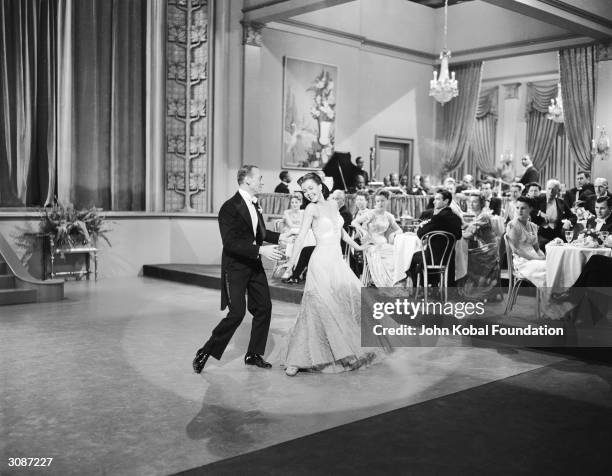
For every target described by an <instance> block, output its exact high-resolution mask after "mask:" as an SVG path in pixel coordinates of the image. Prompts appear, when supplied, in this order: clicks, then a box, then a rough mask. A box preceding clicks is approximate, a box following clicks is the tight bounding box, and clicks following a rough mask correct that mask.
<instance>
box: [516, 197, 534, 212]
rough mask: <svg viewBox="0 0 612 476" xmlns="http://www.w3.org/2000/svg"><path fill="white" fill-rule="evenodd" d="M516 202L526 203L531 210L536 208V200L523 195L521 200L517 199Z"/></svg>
mask: <svg viewBox="0 0 612 476" xmlns="http://www.w3.org/2000/svg"><path fill="white" fill-rule="evenodd" d="M516 201H517V202H521V203H524V204H525V205H527V206H528V207H529V208H531V209H533V208H535V200H534V199H533V198H530V197H526V196H525V195H521V196H520V197H519V198H517V199H516Z"/></svg>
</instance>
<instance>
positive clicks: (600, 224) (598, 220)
mask: <svg viewBox="0 0 612 476" xmlns="http://www.w3.org/2000/svg"><path fill="white" fill-rule="evenodd" d="M608 218H610V215H608V216H607V217H605V218H595V223H597V225H595V231H600V230H601V228H602V227H603V226H604V225H605V224H606V221H607V220H608Z"/></svg>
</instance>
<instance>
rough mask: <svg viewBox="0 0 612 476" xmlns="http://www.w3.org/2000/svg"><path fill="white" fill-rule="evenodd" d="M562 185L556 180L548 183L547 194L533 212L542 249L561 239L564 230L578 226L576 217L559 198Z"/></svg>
mask: <svg viewBox="0 0 612 476" xmlns="http://www.w3.org/2000/svg"><path fill="white" fill-rule="evenodd" d="M560 191H561V184H560V183H559V181H558V180H556V179H550V180H549V181H548V182H546V193H545V194H544V195H540V196H539V197H538V198H537V201H536V207H535V208H534V209H533V211H532V215H531V221H532V222H533V223H535V224H536V225H538V227H539V228H538V241H539V244H540V249H541V250H544V249H545V248H544V246H545V245H546V244H547V243H548V242H549V241H552V240H554V239H555V238H561V239H562V240H563V241H565V237H564V236H563V235H564V233H563V231H564V230H569V229H570V228H571V227H573V226H574V225H575V224H576V220H577V218H576V215H574V214H573V213H572V211H571V210H570V208H569V207H568V206H567V204H566V203H565V202H564V201H563V200H561V199H560V198H559V193H560Z"/></svg>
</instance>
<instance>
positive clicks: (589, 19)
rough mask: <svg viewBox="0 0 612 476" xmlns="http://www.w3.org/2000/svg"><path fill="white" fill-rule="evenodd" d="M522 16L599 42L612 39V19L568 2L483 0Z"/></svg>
mask: <svg viewBox="0 0 612 476" xmlns="http://www.w3.org/2000/svg"><path fill="white" fill-rule="evenodd" d="M483 1H484V2H486V3H490V4H491V5H496V6H498V7H501V8H505V9H506V10H510V11H513V12H516V13H520V14H522V15H525V16H528V17H531V18H534V19H536V20H540V21H543V22H546V23H549V24H551V25H556V26H558V27H560V28H564V29H566V30H568V31H571V32H572V33H575V34H577V35H585V36H588V37H590V38H593V39H597V40H606V39H610V38H612V18H610V17H609V16H603V15H602V14H598V13H595V12H594V11H589V10H585V9H583V8H579V7H577V6H575V5H576V3H577V2H573V4H572V3H570V2H568V1H566V0H483Z"/></svg>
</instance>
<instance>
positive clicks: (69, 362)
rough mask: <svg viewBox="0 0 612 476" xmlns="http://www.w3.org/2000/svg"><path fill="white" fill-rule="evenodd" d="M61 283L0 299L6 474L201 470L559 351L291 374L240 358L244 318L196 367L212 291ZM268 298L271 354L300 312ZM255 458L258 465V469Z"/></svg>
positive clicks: (446, 354)
mask: <svg viewBox="0 0 612 476" xmlns="http://www.w3.org/2000/svg"><path fill="white" fill-rule="evenodd" d="M65 295H66V299H65V300H63V301H61V302H58V303H50V304H29V305H19V306H5V307H0V346H1V352H2V354H1V355H2V359H1V369H0V371H1V374H0V385H1V388H0V398H1V399H0V405H1V409H2V415H1V420H0V432H1V433H0V436H1V448H2V452H1V453H2V457H3V461H2V465H3V466H2V469H1V473H2V474H43V471H44V474H58V475H69V474H74V475H86V474H109V475H124V474H125V475H134V474H138V475H140V474H142V475H157V474H159V475H165V474H173V473H176V472H180V471H185V470H188V469H191V468H198V467H204V468H202V469H203V470H206V465H208V464H211V463H215V462H216V464H217V465H218V464H220V463H222V462H223V461H224V460H227V461H233V460H229V459H228V458H231V457H240V456H241V455H246V454H247V453H250V452H254V451H256V450H266V449H267V448H270V447H273V445H278V444H289V443H291V442H292V441H301V440H296V439H298V438H302V437H308V435H313V434H318V432H324V431H334V430H335V429H336V428H338V427H341V426H342V425H346V424H354V425H356V424H367V421H368V420H366V421H365V422H366V423H360V422H363V421H364V419H366V418H368V417H374V416H377V415H381V414H385V413H386V412H391V411H398V410H401V409H406V408H412V407H413V406H414V408H415V409H416V408H419V407H418V406H415V405H418V404H427V402H430V401H433V400H434V399H438V398H440V397H445V398H447V397H449V396H452V395H454V394H457V393H458V392H466V391H473V390H475V389H478V388H480V387H482V386H484V385H487V384H491V383H493V382H499V381H502V380H503V379H509V378H516V377H517V376H520V375H523V374H524V375H529V372H537V371H538V370H540V369H543V368H550V367H551V366H555V365H559V364H561V363H563V362H564V361H566V358H565V357H562V356H559V355H551V354H546V353H540V352H533V351H527V350H518V351H512V352H508V351H505V352H501V351H498V350H494V349H477V348H454V347H443V348H416V349H400V350H399V351H397V352H395V353H394V354H393V355H391V356H390V357H389V358H387V359H386V360H385V361H383V362H382V363H380V364H377V365H374V366H371V367H369V368H367V369H362V370H359V371H355V372H347V373H343V374H338V375H328V374H326V375H321V374H314V373H310V374H302V373H300V374H298V376H296V377H294V378H289V377H286V376H285V374H284V372H283V371H282V369H281V368H280V367H279V366H275V367H274V368H273V369H272V370H260V369H254V368H250V367H248V368H247V367H245V365H244V364H243V361H242V359H243V355H244V350H245V348H246V345H247V341H248V336H249V332H250V319H249V318H248V317H247V319H245V322H244V323H243V325H242V326H241V327H240V328H239V330H238V331H237V333H236V335H235V337H234V339H233V341H232V343H231V344H230V347H229V348H228V350H227V352H226V354H225V355H224V357H223V359H222V360H221V361H219V362H218V361H215V360H212V361H210V362H209V364H208V365H207V367H206V369H205V371H204V372H203V373H202V375H195V374H194V373H193V371H192V369H191V360H192V358H193V355H194V352H195V350H196V349H197V348H198V347H200V346H201V345H202V343H203V342H204V341H205V340H206V338H207V337H208V335H209V334H210V332H211V330H212V328H213V327H214V326H215V325H216V324H217V322H218V320H219V319H220V318H221V317H222V316H223V313H222V312H221V311H219V292H218V291H216V290H212V289H204V288H201V287H196V286H190V285H186V284H179V283H172V282H167V281H162V280H157V279H153V278H125V279H116V280H108V279H105V280H101V281H98V282H97V283H93V282H86V281H82V282H70V283H68V284H67V286H66V292H65ZM273 304H274V307H273V320H272V327H271V332H270V339H269V343H268V353H271V352H274V348H275V346H277V345H279V343H280V342H281V340H282V338H283V336H284V335H285V334H286V333H287V330H288V329H289V328H290V327H291V326H292V324H293V321H294V319H295V314H296V311H297V305H296V304H293V303H288V302H280V301H274V303H273ZM576 375H577V376H578V377H576ZM572 379H573V380H572ZM570 382H573V383H571V385H574V383H575V382H578V383H577V384H576V385H577V387H576V388H581V389H584V390H585V395H587V396H586V397H585V398H588V399H591V400H595V401H599V400H602V401H606V399H608V401H609V396H610V383H609V380H606V379H602V378H601V376H599V375H597V374H595V373H589V374H584V375H583V374H576V373H573V374H570V375H569V376H568V385H570ZM516 385H519V386H520V385H523V384H516ZM572 388H573V387H572ZM551 391H552V395H550V398H554V392H555V390H554V389H552V390H551ZM547 392H548V390H547ZM460 394H461V395H466V394H465V393H460ZM575 398H582V397H575ZM436 401H438V400H436ZM472 410H473V409H472ZM609 410H610V408H609V407H608V414H607V416H609ZM499 411H501V412H503V411H504V408H500V410H499ZM485 417H486V416H485V415H483V418H485ZM342 428H344V427H342ZM394 431H397V430H394ZM416 431H417V430H416V428H415V429H413V428H410V427H406V428H404V431H403V432H402V435H403V436H413V437H414V438H415V439H418V438H419V436H420V435H419V434H416ZM411 432H415V434H414V435H411ZM467 433H469V428H466V434H467ZM517 437H518V435H517ZM364 444H365V445H369V443H368V442H364ZM372 444H374V442H372ZM338 445H339V446H338V448H339V451H343V450H342V449H341V445H342V442H341V441H339V442H338ZM275 448H276V446H275ZM253 454H259V453H253ZM9 457H39V458H41V457H46V458H50V457H52V458H53V461H52V463H51V465H50V467H49V468H45V469H42V468H9V467H7V463H6V462H7V458H9ZM294 462H295V461H294ZM259 464H260V465H261V464H262V463H261V461H259ZM264 464H265V463H264ZM273 465H274V462H273V460H271V461H270V468H272V466H273ZM216 467H217V466H215V465H212V466H210V467H209V469H210V471H209V472H206V471H204V472H203V473H202V474H215V468H216ZM450 467H452V466H450ZM259 468H260V471H258V472H254V473H253V474H262V471H263V473H265V472H266V471H265V469H261V468H262V467H261V466H259ZM275 468H276V470H278V469H279V468H278V466H276V467H275ZM438 469H439V470H440V468H438ZM438 472H439V471H438ZM287 474H289V473H287ZM404 474H408V473H404ZM418 474H427V471H425V472H419V473H418ZM448 474H452V472H449V473H448Z"/></svg>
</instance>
